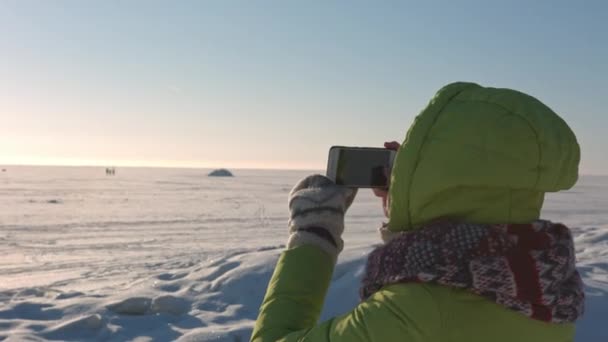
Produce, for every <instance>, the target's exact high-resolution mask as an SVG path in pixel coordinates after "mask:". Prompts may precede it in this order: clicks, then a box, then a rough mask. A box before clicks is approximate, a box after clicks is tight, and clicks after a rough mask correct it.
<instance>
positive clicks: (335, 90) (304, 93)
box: [0, 0, 608, 174]
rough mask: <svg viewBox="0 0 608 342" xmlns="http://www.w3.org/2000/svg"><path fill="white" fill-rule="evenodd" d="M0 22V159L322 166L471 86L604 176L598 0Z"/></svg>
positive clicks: (604, 50)
mask: <svg viewBox="0 0 608 342" xmlns="http://www.w3.org/2000/svg"><path fill="white" fill-rule="evenodd" d="M0 32H2V33H1V34H0V164H61V165H140V166H188V167H234V168H237V167H248V168H296V169H302V168H305V169H311V168H312V169H323V168H324V166H325V163H326V158H327V151H328V149H329V147H330V146H331V145H354V146H380V145H382V143H383V142H384V141H385V140H398V141H401V140H403V138H404V137H405V133H406V131H407V128H408V127H409V126H410V124H411V123H412V120H413V118H414V117H415V116H416V114H417V113H418V112H419V111H420V110H421V109H422V108H423V107H424V106H425V105H426V103H427V102H428V101H429V99H430V98H431V97H432V95H433V94H434V93H435V92H436V91H437V89H439V88H440V87H441V86H443V85H445V84H446V83H449V82H453V81H473V82H478V83H480V84H482V85H486V86H496V87H509V88H514V89H517V90H520V91H524V92H527V93H529V94H531V95H533V96H535V97H537V98H539V99H540V100H542V101H543V102H545V103H546V104H547V105H549V106H550V107H551V108H552V109H554V110H555V111H556V112H557V113H559V114H560V115H561V116H562V117H563V118H564V119H565V120H566V121H567V122H568V123H569V125H570V126H571V127H572V129H573V130H574V131H575V133H576V134H577V136H578V139H579V142H580V144H581V148H582V163H581V172H582V173H585V174H608V152H607V151H606V150H608V133H607V130H608V113H607V112H606V105H605V104H604V101H606V100H607V99H608V62H607V61H608V1H602V0H597V1H552V0H546V1H530V0H527V1H442V2H439V1H425V2H422V1H415V2H414V1H299V2H296V1H109V0H104V1H42V0H41V1H24V0H15V1H8V0H0Z"/></svg>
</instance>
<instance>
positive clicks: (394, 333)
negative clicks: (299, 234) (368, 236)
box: [251, 246, 440, 342]
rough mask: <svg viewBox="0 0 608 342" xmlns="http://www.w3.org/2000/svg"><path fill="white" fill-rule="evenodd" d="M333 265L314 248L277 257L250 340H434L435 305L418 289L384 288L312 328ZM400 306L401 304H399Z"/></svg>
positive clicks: (329, 279) (355, 341)
mask: <svg viewBox="0 0 608 342" xmlns="http://www.w3.org/2000/svg"><path fill="white" fill-rule="evenodd" d="M332 272H333V262H332V261H331V259H330V256H329V255H327V254H326V253H325V252H323V251H321V250H320V249H318V248H317V247H314V246H302V247H298V248H295V249H292V250H288V251H286V252H284V253H283V255H282V256H281V257H280V259H279V261H278V264H277V267H276V269H275V272H274V274H273V276H272V279H271V280H270V283H269V285H268V290H267V292H266V296H265V298H264V301H263V303H262V306H261V308H260V314H259V316H258V319H257V322H256V325H255V328H254V330H253V334H252V337H251V341H253V342H262V341H286V342H287V341H302V342H306V341H310V342H313V341H314V342H321V341H333V342H346V341H353V342H358V341H374V342H375V341H378V342H385V341H393V340H400V341H438V340H440V339H439V338H438V337H437V336H436V335H435V334H436V333H437V332H439V331H440V329H439V325H440V324H439V322H440V319H439V314H438V310H437V307H436V306H435V305H432V303H433V300H432V299H431V296H430V294H429V293H428V292H427V291H426V290H424V289H423V288H420V287H414V288H409V287H403V286H401V287H400V286H389V287H387V288H385V289H383V290H381V291H379V292H377V293H376V294H374V295H373V296H372V297H370V298H369V299H368V300H366V301H365V302H363V303H361V304H359V305H358V306H357V307H356V308H354V309H353V310H352V311H351V312H349V313H347V314H345V315H343V316H339V317H336V318H333V319H330V320H328V321H326V322H323V323H321V324H319V325H317V321H318V319H319V316H320V313H321V309H322V306H323V301H324V298H325V295H326V293H327V289H328V287H329V283H330V281H331V276H332ZM404 304H405V305H404Z"/></svg>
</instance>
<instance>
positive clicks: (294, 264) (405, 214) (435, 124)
mask: <svg viewBox="0 0 608 342" xmlns="http://www.w3.org/2000/svg"><path fill="white" fill-rule="evenodd" d="M387 147H389V148H398V152H397V157H396V159H395V165H394V167H393V170H392V174H391V183H390V188H389V190H388V193H386V194H383V193H378V195H380V196H382V197H383V203H384V206H385V212H386V213H387V216H388V217H389V222H388V224H387V225H385V226H384V227H382V228H381V235H382V239H383V240H384V242H385V244H384V245H383V246H381V247H379V248H377V249H376V250H374V251H373V252H372V253H371V254H370V256H369V259H368V262H367V267H366V271H365V275H364V279H363V283H362V286H361V296H362V302H361V303H360V304H359V305H358V306H357V307H356V308H354V309H353V310H352V311H351V312H350V313H347V314H345V315H343V316H340V317H335V318H333V319H330V320H328V321H326V322H323V323H321V324H319V325H317V320H318V318H319V314H320V311H321V308H322V304H323V300H324V296H325V294H326V291H327V288H328V286H329V283H330V279H331V276H332V272H333V268H334V265H335V261H336V258H337V256H338V254H339V252H340V251H341V250H342V248H343V242H342V239H341V234H342V231H343V229H344V213H345V212H346V210H347V209H348V207H349V205H350V203H351V202H352V200H353V198H354V195H355V191H354V190H352V189H347V188H343V187H339V186H337V185H335V184H334V183H332V182H331V181H330V180H329V179H327V178H325V177H323V176H319V175H315V176H309V177H307V178H305V179H304V180H302V181H301V182H300V183H298V184H297V185H296V186H295V187H294V188H293V190H292V192H291V193H290V199H289V208H290V211H291V219H290V221H289V229H290V237H289V241H288V244H287V250H286V251H285V252H284V253H283V254H282V255H281V257H280V259H279V261H278V264H277V267H276V269H275V272H274V275H273V277H272V279H271V280H270V283H269V285H268V289H267V293H266V297H265V299H264V301H263V303H262V306H261V308H260V314H259V317H258V320H257V322H256V326H255V329H254V331H253V335H252V338H251V340H252V341H277V340H281V341H379V342H388V341H493V342H500V341H509V342H511V341H534V342H540V341H552V342H557V341H572V340H573V336H574V322H575V321H576V319H577V318H578V317H580V315H581V314H582V310H583V303H584V294H583V289H582V283H581V279H580V276H579V274H578V273H577V271H576V269H575V265H574V263H575V256H574V247H573V242H572V237H571V234H570V232H569V230H568V229H567V228H566V227H564V226H563V225H560V224H555V223H552V222H549V221H543V220H539V216H540V211H541V207H542V204H543V199H544V194H545V193H546V192H555V191H560V190H565V189H569V188H571V187H572V186H573V185H574V184H575V182H576V180H577V177H578V163H579V153H580V152H579V147H578V144H577V141H576V138H575V136H574V134H573V132H572V131H571V130H570V128H569V127H568V126H567V124H566V123H565V122H564V121H563V120H562V119H561V118H560V117H559V116H558V115H557V114H555V113H554V112H553V111H552V110H551V109H549V108H548V107H547V106H545V105H544V104H542V103H541V102H540V101H538V100H537V99H535V98H533V97H531V96H528V95H526V94H523V93H520V92H517V91H514V90H509V89H494V88H484V87H481V86H479V85H476V84H471V83H454V84H450V85H448V86H446V87H444V88H442V89H441V90H440V91H439V92H438V93H437V94H436V96H435V97H434V98H433V99H432V100H431V102H430V103H429V105H428V106H427V107H426V109H424V110H423V111H422V112H421V113H420V115H418V117H417V118H416V120H415V122H414V124H413V125H412V127H411V128H410V130H409V132H408V134H407V137H406V139H405V141H404V143H403V145H402V146H400V147H399V146H398V144H389V145H387Z"/></svg>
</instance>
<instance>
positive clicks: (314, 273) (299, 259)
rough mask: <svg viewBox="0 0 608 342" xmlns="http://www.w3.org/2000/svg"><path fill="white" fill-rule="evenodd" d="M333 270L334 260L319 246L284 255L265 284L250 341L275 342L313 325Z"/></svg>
mask: <svg viewBox="0 0 608 342" xmlns="http://www.w3.org/2000/svg"><path fill="white" fill-rule="evenodd" d="M333 270H334V262H333V260H331V257H330V256H329V254H327V253H325V252H324V251H322V250H321V249H319V248H318V247H315V246H300V247H297V248H294V249H289V250H287V251H285V252H283V254H282V255H281V257H280V258H279V261H278V262H277V266H276V268H275V270H274V274H273V275H272V278H271V279H270V283H269V284H268V289H267V290H266V296H265V297H264V301H263V302H262V306H261V307H260V313H259V315H258V319H257V321H256V324H255V327H254V329H253V334H252V336H251V341H255V342H262V341H278V340H279V339H280V338H282V337H284V336H286V335H287V334H289V333H291V332H294V331H299V330H303V329H310V328H312V327H313V326H315V325H316V324H317V321H318V320H319V316H320V314H321V309H322V307H323V301H324V299H325V294H326V293H327V289H328V288H329V283H330V281H331V276H332V273H333ZM290 340H291V339H290Z"/></svg>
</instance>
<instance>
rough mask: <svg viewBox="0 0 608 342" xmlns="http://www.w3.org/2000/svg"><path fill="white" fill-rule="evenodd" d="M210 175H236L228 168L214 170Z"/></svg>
mask: <svg viewBox="0 0 608 342" xmlns="http://www.w3.org/2000/svg"><path fill="white" fill-rule="evenodd" d="M208 176H210V177H234V175H233V174H232V172H230V171H228V170H226V169H217V170H213V171H211V172H210V173H209V175H208Z"/></svg>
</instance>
